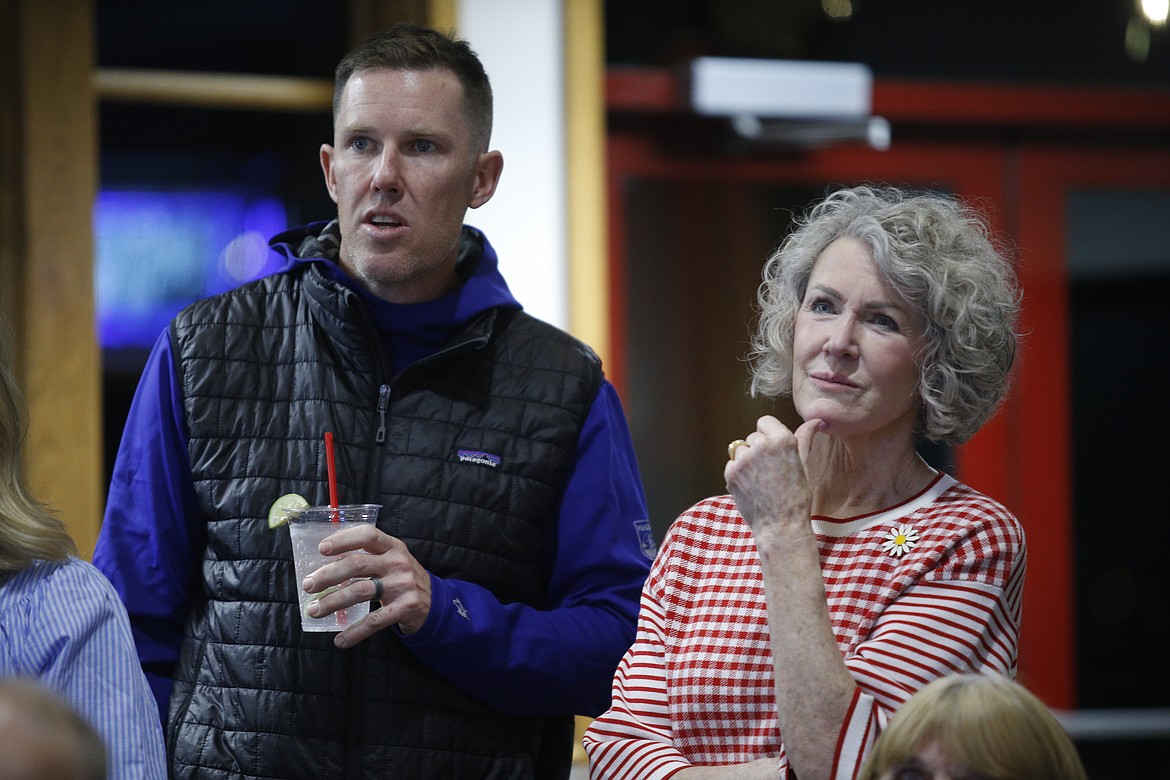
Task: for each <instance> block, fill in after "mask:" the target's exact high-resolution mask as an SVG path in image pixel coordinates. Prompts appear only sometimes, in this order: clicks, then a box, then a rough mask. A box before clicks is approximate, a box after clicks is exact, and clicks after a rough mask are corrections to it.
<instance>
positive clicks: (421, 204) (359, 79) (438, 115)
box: [321, 69, 503, 303]
mask: <svg viewBox="0 0 1170 780" xmlns="http://www.w3.org/2000/svg"><path fill="white" fill-rule="evenodd" d="M321 168H322V170H323V171H324V173H325V186H326V187H328V189H329V195H330V197H332V198H333V200H334V202H335V203H337V213H338V217H339V219H340V221H341V257H340V262H341V266H342V268H344V269H345V271H346V272H347V273H349V274H350V275H351V276H353V277H354V278H355V279H357V280H358V281H359V282H360V283H361V284H362V285H364V286H365V287H366V288H367V289H368V290H370V291H371V292H372V293H374V294H375V295H378V296H379V297H381V298H384V299H386V300H388V301H391V302H393V303H419V302H422V301H429V300H433V299H435V298H438V297H439V296H441V295H444V294H446V293H448V292H450V291H451V290H452V289H454V288H455V286H456V285H457V278H456V275H455V259H456V257H457V253H458V250H459V242H460V233H461V229H462V225H463V218H464V215H465V214H466V213H467V209H468V208H469V207H470V208H478V207H479V206H482V205H483V204H484V203H487V201H488V200H489V199H490V198H491V196H492V194H493V193H494V192H495V189H496V183H497V182H498V181H499V177H500V171H501V169H502V168H503V158H502V157H501V156H500V154H499V152H486V153H481V152H480V150H479V149H478V148H476V145H475V136H474V133H473V131H472V127H471V125H470V124H469V123H468V121H467V118H466V116H465V114H464V111H463V87H462V85H461V84H460V83H459V81H458V79H457V78H456V77H455V75H454V74H453V73H451V72H450V71H447V70H424V71H398V70H383V69H375V70H363V71H358V72H357V73H355V74H354V75H353V76H352V77H351V78H350V80H349V82H348V83H347V84H346V86H345V89H344V91H343V92H342V95H341V104H340V107H339V109H338V112H337V116H336V117H334V129H333V145H332V146H330V145H328V144H325V145H323V146H322V147H321Z"/></svg>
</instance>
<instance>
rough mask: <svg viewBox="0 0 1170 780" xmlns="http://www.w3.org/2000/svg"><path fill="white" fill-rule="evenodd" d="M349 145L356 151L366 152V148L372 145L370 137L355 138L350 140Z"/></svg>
mask: <svg viewBox="0 0 1170 780" xmlns="http://www.w3.org/2000/svg"><path fill="white" fill-rule="evenodd" d="M349 146H350V148H351V149H353V150H354V151H358V152H364V151H365V150H366V149H368V148H369V147H370V139H368V138H355V139H353V140H352V141H350V142H349Z"/></svg>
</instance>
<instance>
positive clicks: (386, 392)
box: [374, 385, 390, 444]
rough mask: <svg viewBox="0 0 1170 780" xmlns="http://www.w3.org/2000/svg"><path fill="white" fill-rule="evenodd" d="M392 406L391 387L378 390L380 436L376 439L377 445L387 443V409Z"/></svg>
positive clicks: (382, 387) (385, 386)
mask: <svg viewBox="0 0 1170 780" xmlns="http://www.w3.org/2000/svg"><path fill="white" fill-rule="evenodd" d="M389 405H390V385H382V386H381V387H379V388H378V434H377V435H376V436H375V437H374V443H375V444H382V443H383V442H385V441H386V407H388V406H389Z"/></svg>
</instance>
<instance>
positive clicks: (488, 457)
mask: <svg viewBox="0 0 1170 780" xmlns="http://www.w3.org/2000/svg"><path fill="white" fill-rule="evenodd" d="M456 455H457V457H458V458H459V462H460V463H477V464H479V465H480V466H488V467H490V468H493V469H494V468H499V466H500V462H501V458H500V456H499V455H493V454H491V453H490V452H483V451H482V450H459V451H458V452H457V453H456Z"/></svg>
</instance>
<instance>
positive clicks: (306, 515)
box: [288, 504, 382, 631]
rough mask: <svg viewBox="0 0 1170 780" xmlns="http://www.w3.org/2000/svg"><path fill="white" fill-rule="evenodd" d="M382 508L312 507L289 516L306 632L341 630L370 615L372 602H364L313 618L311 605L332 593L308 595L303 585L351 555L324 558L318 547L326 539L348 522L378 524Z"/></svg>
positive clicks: (289, 527) (368, 506) (355, 505)
mask: <svg viewBox="0 0 1170 780" xmlns="http://www.w3.org/2000/svg"><path fill="white" fill-rule="evenodd" d="M381 508H382V506H381V505H380V504H343V505H341V506H338V507H332V506H311V507H306V508H304V509H294V510H293V511H291V512H290V513H289V516H288V532H289V534H290V535H291V536H292V548H293V566H295V567H296V578H297V579H296V589H297V593H298V594H299V597H300V602H301V630H302V631H341V630H342V629H343V628H345V627H346V626H350V625H353V624H354V623H356V622H357V621H359V620H361V619H362V618H363V617H365V616H366V615H367V614H369V612H370V602H368V601H362V602H360V603H357V604H354V605H353V606H351V607H346V608H344V609H339V610H337V611H336V612H334V613H333V614H330V615H326V616H325V617H319V618H315V617H310V616H309V613H308V611H307V610H308V608H309V604H311V603H313V602H314V601H316V600H317V599H319V598H321V597H322V596H323V595H325V594H326V593H329V592H330V591H329V590H326V591H323V592H321V593H305V589H304V588H302V587H301V583H302V582H304V581H305V577H308V576H309V575H310V574H312V573H313V572H315V571H317V569H320V568H321V567H322V566H324V565H325V564H327V563H329V562H330V561H334V560H338V559H339V558H342V557H344V556H345V555H348V553H343V554H342V555H322V554H321V553H320V552H319V551H318V549H317V548H318V546H319V545H320V544H321V541H322V540H323V539H324V538H325V537H326V536H329V535H331V534H335V533H337V532H338V531H340V530H341V529H342V528H344V527H345V524H346V523H373V522H375V521H376V520H377V519H378V510H379V509H381ZM346 584H348V583H346Z"/></svg>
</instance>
